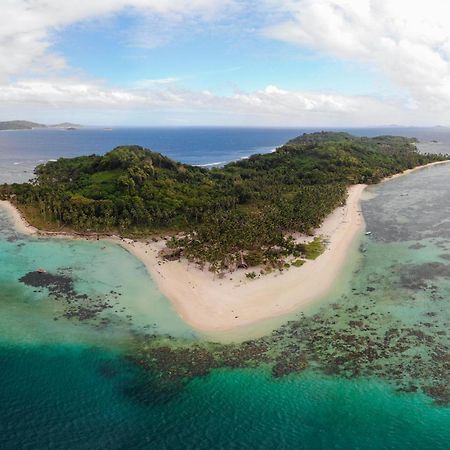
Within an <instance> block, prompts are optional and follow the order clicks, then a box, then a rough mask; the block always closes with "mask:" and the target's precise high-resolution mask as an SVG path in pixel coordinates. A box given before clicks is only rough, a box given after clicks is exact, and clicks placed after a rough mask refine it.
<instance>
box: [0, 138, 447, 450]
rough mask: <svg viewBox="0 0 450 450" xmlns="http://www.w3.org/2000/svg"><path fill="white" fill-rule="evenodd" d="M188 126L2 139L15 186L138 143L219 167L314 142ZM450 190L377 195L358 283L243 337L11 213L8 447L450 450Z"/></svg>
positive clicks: (438, 180) (350, 278)
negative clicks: (63, 162)
mask: <svg viewBox="0 0 450 450" xmlns="http://www.w3.org/2000/svg"><path fill="white" fill-rule="evenodd" d="M390 130H391V133H390V134H392V129H390ZM172 131H173V130H168V129H166V130H160V131H156V130H150V131H149V130H143V129H136V130H131V131H130V130H126V131H125V130H122V131H120V132H119V130H117V132H116V133H115V131H112V132H107V131H103V130H80V131H74V132H72V131H67V132H64V131H59V130H33V131H30V132H6V133H3V132H2V133H0V154H1V158H0V167H1V170H0V176H1V177H2V179H0V182H5V180H11V179H12V178H14V177H15V176H16V175H17V177H18V178H21V177H22V178H23V176H24V175H23V172H20V171H18V172H11V171H10V170H9V169H10V167H11V166H14V163H21V162H23V163H24V164H25V162H26V164H28V165H29V166H30V167H31V166H32V164H33V163H35V162H36V161H39V160H43V161H44V160H48V159H54V158H57V157H60V156H73V155H75V154H86V153H87V154H89V153H92V152H94V151H95V152H103V151H106V150H108V149H109V148H111V147H114V146H115V145H119V144H123V143H136V144H140V145H144V146H149V147H151V148H154V149H156V150H158V151H162V152H164V153H166V154H169V156H172V157H174V158H176V159H179V160H183V161H185V162H190V163H194V164H210V163H214V162H221V161H225V160H231V159H238V158H240V157H246V156H248V155H249V154H250V153H253V152H255V151H260V152H263V151H270V150H271V149H272V148H273V147H276V146H277V145H280V144H282V143H283V142H284V141H285V140H287V139H289V138H291V137H294V136H296V135H297V134H299V133H301V132H303V130H292V129H290V130H280V129H277V130H264V131H261V130H257V129H252V130H248V129H247V130H242V129H239V130H235V129H234V130H230V129H228V131H227V129H216V131H214V130H213V129H203V130H202V129H190V130H187V134H186V135H185V136H183V133H182V131H181V130H179V131H177V133H179V134H178V137H177V138H175V137H173V136H172V137H170V135H171V133H172ZM305 131H306V130H305ZM369 131H370V133H373V134H372V135H374V134H386V132H384V130H373V129H371V130H359V132H360V133H361V134H369ZM396 131H397V130H396ZM410 131H411V130H410ZM413 131H415V132H416V135H417V133H418V130H413ZM435 131H436V130H435ZM134 132H136V134H133V133H134ZM114 133H115V134H114ZM120 133H124V134H120ZM126 133H128V136H129V139H125V138H126V137H127V134H126ZM227 133H228V134H229V136H227ZM260 133H262V134H260ZM427 133H429V134H427ZM205 134H206V135H208V136H209V137H208V138H207V137H206V136H205ZM396 134H397V133H396ZM398 134H406V133H404V132H401V133H400V132H398ZM411 134H413V133H412V131H411ZM411 134H410V135H411ZM89 135H90V136H92V142H89V138H88V136H89ZM5 136H6V137H5ZM54 136H63V137H60V139H61V140H59V141H55V140H54ZM102 136H105V140H102ZM152 136H153V137H152ZM155 136H159V137H158V138H156V137H155ZM94 137H95V139H94ZM269 137H270V138H269ZM418 137H419V136H418ZM420 137H421V140H422V141H423V144H421V145H423V147H422V148H423V149H424V150H425V151H427V150H430V149H431V150H433V151H434V150H436V149H439V151H441V150H440V149H443V150H445V148H446V145H447V143H450V139H449V137H450V133H444V131H443V130H441V129H438V130H437V132H436V133H434V134H433V130H431V131H430V130H422V134H421V135H420ZM158 139H159V140H158ZM202 140H203V141H202ZM432 141H438V142H432ZM27 142H28V143H27ZM170 142H172V144H171V146H169V143H170ZM202 142H203V145H204V148H205V149H209V150H208V151H205V152H202V150H201V148H202V147H201V143H202ZM233 142H234V143H236V142H240V143H241V145H240V146H237V145H235V144H230V143H233ZM34 144H36V145H34ZM227 148H228V149H229V148H234V149H235V150H233V151H228V150H226V149H227ZM8 149H9V150H8ZM12 149H14V151H12ZM170 152H172V153H170ZM177 155H178V156H177ZM10 164H11V166H10ZM17 165H21V164H16V166H17ZM8 168H9V169H8ZM27 175H29V174H27ZM8 177H9V178H8ZM14 180H16V181H20V180H19V179H17V178H14ZM449 180H450V166H447V165H444V166H435V167H432V168H428V169H424V170H421V171H418V172H415V173H413V174H411V175H408V176H405V177H400V178H397V179H395V180H392V181H389V182H386V183H382V184H380V185H377V186H372V187H371V188H370V189H369V190H368V193H367V196H366V199H365V200H364V202H363V204H362V211H363V215H364V218H365V220H366V224H367V230H369V231H371V234H370V235H367V236H366V235H363V236H361V237H360V241H359V242H358V243H357V244H358V247H357V248H358V250H357V252H356V254H355V255H354V256H352V258H354V259H353V260H352V261H351V264H349V267H348V273H346V274H345V282H344V280H341V281H340V282H339V283H338V285H337V286H336V289H334V290H333V291H332V292H331V293H330V294H329V295H327V297H326V298H324V299H322V300H321V301H320V302H318V303H317V304H316V305H315V306H314V308H311V309H308V310H307V311H304V312H298V313H295V314H291V315H289V316H288V317H286V318H285V320H284V321H283V323H282V324H277V325H276V326H274V327H273V328H274V329H273V330H270V331H267V332H266V333H264V334H263V335H262V336H257V337H253V338H252V339H251V340H249V341H247V342H244V343H234V344H233V343H228V344H223V343H217V342H209V340H208V339H206V338H205V337H203V336H201V335H199V334H198V333H196V332H195V331H194V330H192V329H191V328H190V327H189V326H187V325H186V324H185V323H184V322H183V321H182V320H181V319H180V318H179V317H178V316H177V314H176V313H175V311H174V310H173V308H172V307H171V305H170V303H169V302H168V301H167V300H166V299H165V298H164V297H163V296H162V295H161V294H160V293H159V291H158V290H157V288H156V286H155V284H154V282H153V280H152V279H151V277H150V276H149V275H148V274H147V272H146V270H145V268H144V266H143V265H142V264H141V263H140V262H139V261H138V260H136V259H135V258H134V257H132V256H131V255H130V254H128V253H127V252H126V251H125V250H123V249H122V248H121V247H118V246H116V245H114V244H111V243H107V242H103V241H99V242H85V241H66V240H60V239H44V238H36V237H27V236H23V235H21V234H20V233H18V232H17V231H15V230H14V229H13V226H12V224H11V221H10V219H9V217H8V215H7V213H6V211H3V210H0V267H1V268H2V269H1V271H0V288H1V289H0V312H1V314H0V362H1V364H0V374H1V378H0V380H1V383H0V404H1V408H0V448H1V449H92V448H95V449H211V448H217V449H273V448H277V449H305V450H316V449H324V450H325V449H327V450H328V449H342V450H353V449H355V450H356V449H364V450H365V449H368V450H371V449H373V450H378V449H415V450H416V449H418V450H421V449H424V450H427V449H430V450H431V449H434V450H436V449H437V450H440V449H442V450H444V449H446V450H447V449H448V448H450V426H449V425H450V335H449V333H450V331H449V330H450V263H449V261H450V223H449V221H448V217H450V204H449V203H448V198H449V195H450V181H449ZM41 266H45V267H46V269H47V270H48V276H46V277H45V278H42V277H41V278H36V277H33V271H35V270H36V269H37V268H38V267H41ZM250 334H251V333H250Z"/></svg>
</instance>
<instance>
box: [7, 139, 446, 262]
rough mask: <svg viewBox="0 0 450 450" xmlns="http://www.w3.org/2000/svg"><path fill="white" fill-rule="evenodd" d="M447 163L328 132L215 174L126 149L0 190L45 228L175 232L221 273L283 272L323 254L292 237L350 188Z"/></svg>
mask: <svg viewBox="0 0 450 450" xmlns="http://www.w3.org/2000/svg"><path fill="white" fill-rule="evenodd" d="M442 159H446V157H444V156H443V155H428V154H427V155H424V154H420V153H418V152H417V149H416V147H415V145H414V140H413V139H408V138H402V137H394V136H381V137H376V138H360V137H355V136H352V135H350V134H347V133H323V132H322V133H312V134H305V135H303V136H300V137H298V138H296V139H293V140H291V141H289V142H288V143H287V144H285V145H284V146H282V147H280V148H278V149H277V150H276V151H275V152H274V153H270V154H265V155H253V156H251V157H250V158H248V159H246V160H241V161H239V162H234V163H230V164H227V165H226V166H224V167H223V168H217V169H212V170H207V169H203V168H200V167H194V166H189V165H186V164H181V163H178V162H176V161H173V160H171V159H169V158H167V157H165V156H163V155H161V154H159V153H155V152H152V151H150V150H147V149H144V148H142V147H138V146H122V147H118V148H116V149H114V150H112V151H111V152H109V153H107V154H105V155H104V156H96V155H90V156H83V157H78V158H73V159H60V160H58V161H56V162H48V163H46V164H44V165H41V166H38V167H37V169H36V179H35V181H34V182H33V183H32V184H22V185H12V186H7V185H5V186H3V187H2V188H1V190H0V194H1V195H2V197H3V198H10V196H11V195H13V196H14V198H15V199H16V203H17V205H18V206H19V208H21V209H22V211H23V212H24V213H25V214H26V216H27V218H28V219H30V221H31V222H32V223H34V224H36V225H39V226H41V227H46V228H53V229H55V228H59V227H68V228H70V229H74V230H78V231H96V232H116V233H121V234H122V235H128V236H136V235H141V236H142V235H151V234H154V233H164V234H172V235H173V237H172V239H171V241H170V242H169V244H168V245H169V247H170V248H171V249H172V250H171V252H172V254H173V255H181V254H182V255H184V256H186V257H188V258H190V259H192V260H195V261H197V262H199V263H201V264H207V265H208V266H209V267H210V268H211V269H212V270H216V271H221V270H225V269H229V268H233V267H235V266H236V265H245V266H249V267H250V266H255V265H261V264H263V265H265V266H271V267H282V266H283V265H284V264H285V260H286V257H287V256H290V257H296V258H304V257H307V256H308V255H309V256H313V255H315V254H317V252H318V251H320V243H318V242H316V243H315V244H314V245H315V247H314V246H310V247H307V246H305V245H303V244H298V243H296V242H295V241H294V240H293V239H292V237H291V234H292V233H294V232H301V233H311V232H312V230H314V229H315V228H316V227H318V226H319V225H320V223H321V222H322V221H323V219H324V218H325V217H326V216H327V215H328V214H329V213H330V212H332V211H333V210H334V209H335V208H336V207H337V206H339V205H341V204H343V203H344V202H345V199H346V194H347V187H348V186H349V185H352V184H358V183H369V184H370V183H376V182H378V181H380V180H381V179H382V178H384V177H386V176H389V175H392V174H395V173H398V172H402V171H404V170H405V169H410V168H413V167H415V166H418V165H422V164H426V163H430V162H433V161H438V160H442ZM180 232H181V234H179V233H180ZM169 253H170V252H169ZM298 263H301V260H299V261H298Z"/></svg>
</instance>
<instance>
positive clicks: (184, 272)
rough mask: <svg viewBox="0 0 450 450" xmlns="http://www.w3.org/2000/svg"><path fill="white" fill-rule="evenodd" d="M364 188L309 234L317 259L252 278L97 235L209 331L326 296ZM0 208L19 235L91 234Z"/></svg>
mask: <svg viewBox="0 0 450 450" xmlns="http://www.w3.org/2000/svg"><path fill="white" fill-rule="evenodd" d="M447 163H450V160H446V161H436V162H434V163H430V164H426V165H423V166H418V167H415V168H413V169H408V170H405V171H404V172H402V173H398V174H395V175H393V176H391V177H388V178H385V179H383V180H382V181H381V182H385V181H389V180H392V179H395V178H398V177H400V176H404V175H408V174H410V173H412V172H415V171H417V170H421V169H424V168H428V167H431V166H435V165H439V164H447ZM366 187H367V185H365V184H357V185H353V186H350V187H349V189H348V198H347V201H346V204H345V205H344V206H340V207H338V208H336V209H335V210H334V211H333V212H332V213H331V214H330V215H329V216H328V217H327V218H326V219H325V220H324V222H323V223H322V225H321V226H320V227H319V228H318V229H317V230H316V231H315V233H314V236H323V237H324V238H325V239H326V240H327V246H326V249H325V251H324V252H323V253H322V254H321V255H320V256H319V257H318V258H317V259H315V260H307V261H306V262H305V263H304V264H303V266H301V267H299V268H296V267H291V268H290V269H289V270H287V271H284V272H283V273H279V272H276V273H271V274H268V275H264V276H262V277H260V278H257V279H254V280H248V279H247V278H246V276H245V273H246V272H248V270H244V269H239V270H237V271H236V272H233V273H229V274H226V276H225V277H224V278H222V279H220V278H219V277H218V276H217V275H215V274H213V273H211V272H209V271H205V270H201V269H199V268H197V267H196V266H195V264H193V263H189V262H188V261H187V260H181V261H162V260H161V259H160V258H159V257H158V253H159V251H160V250H161V249H162V248H163V247H164V246H165V241H164V240H163V239H161V240H159V241H157V242H153V241H152V240H149V241H134V240H132V239H126V238H119V237H118V236H106V237H101V239H106V240H108V241H110V242H113V243H115V244H119V245H121V246H122V247H123V248H124V249H125V250H127V251H128V252H129V253H131V254H132V255H134V256H135V257H136V258H137V259H139V260H140V261H141V262H142V263H143V264H144V265H145V267H146V268H147V271H148V272H149V274H150V275H151V276H152V278H153V280H154V281H155V283H156V284H157V286H158V289H159V290H160V291H161V292H162V293H163V294H164V295H165V296H166V297H167V299H168V300H169V301H170V302H171V303H172V305H173V307H174V309H175V310H176V312H177V313H178V315H179V316H180V317H181V318H182V319H183V320H184V321H185V322H186V323H188V324H189V325H190V326H192V327H193V328H194V329H196V330H198V331H200V332H202V333H204V334H207V335H208V334H210V335H214V334H217V333H224V332H228V331H232V330H234V329H238V328H242V327H246V326H249V325H254V324H256V323H258V322H263V321H265V320H268V319H273V318H276V317H279V316H284V315H287V314H289V313H292V312H294V311H296V310H299V309H300V308H302V307H306V306H307V305H309V304H311V303H312V302H314V301H316V300H319V299H321V298H323V297H325V296H326V295H327V294H328V293H329V292H330V291H331V290H332V288H333V287H334V286H335V284H336V281H337V279H338V277H339V275H340V274H341V273H342V271H343V269H344V266H345V263H346V261H347V259H348V258H347V256H348V253H349V251H350V249H351V246H352V244H353V243H354V241H355V238H356V237H357V236H358V235H361V233H362V231H363V229H364V226H365V224H364V218H363V216H362V212H361V209H360V203H361V199H362V196H363V193H364V192H365V189H366ZM1 206H3V207H4V208H6V209H7V211H8V212H9V213H10V216H11V217H12V219H13V222H14V225H15V227H16V229H17V230H18V231H19V232H21V233H24V234H30V235H40V236H48V237H60V238H67V239H73V238H75V239H76V238H78V239H94V238H95V237H94V236H89V235H83V234H80V235H76V234H70V233H58V232H45V231H40V230H38V229H36V228H35V227H33V226H31V225H30V224H28V223H27V221H26V219H25V218H24V217H23V216H22V214H21V213H20V211H19V210H18V209H17V208H16V207H15V206H14V205H13V204H12V203H10V202H9V201H0V207H1Z"/></svg>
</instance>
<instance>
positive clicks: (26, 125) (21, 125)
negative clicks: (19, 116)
mask: <svg viewBox="0 0 450 450" xmlns="http://www.w3.org/2000/svg"><path fill="white" fill-rule="evenodd" d="M46 127H47V126H46V125H43V124H42V123H36V122H29V121H27V120H9V121H7V122H0V130H31V129H33V128H46Z"/></svg>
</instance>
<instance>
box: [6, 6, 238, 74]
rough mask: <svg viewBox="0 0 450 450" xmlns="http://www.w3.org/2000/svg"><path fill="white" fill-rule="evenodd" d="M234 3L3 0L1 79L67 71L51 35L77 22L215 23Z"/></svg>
mask: <svg viewBox="0 0 450 450" xmlns="http://www.w3.org/2000/svg"><path fill="white" fill-rule="evenodd" d="M233 3H234V0H94V1H89V2H88V1H83V0H82V1H70V2H69V1H64V0H2V3H1V16H2V25H1V27H0V80H2V79H3V80H6V79H8V78H9V77H11V76H12V75H16V74H20V73H21V72H24V71H27V70H31V69H32V70H33V71H41V70H45V69H46V68H51V69H58V68H62V67H64V65H65V61H64V59H63V58H62V57H61V56H60V55H55V54H53V53H52V51H51V46H52V34H53V33H56V32H58V31H60V30H61V28H63V27H65V26H67V25H70V24H73V23H77V22H80V21H85V20H89V19H95V18H99V17H104V16H107V15H111V14H116V13H119V12H130V13H136V14H139V16H140V17H145V16H152V17H155V16H158V17H160V19H161V17H163V18H164V19H165V20H168V21H172V22H180V21H183V20H187V19H192V18H197V19H200V20H211V19H212V18H214V17H215V16H216V15H217V14H220V13H221V12H222V11H224V10H226V9H227V8H229V7H231V6H232V5H233ZM148 36H149V37H148V38H149V39H150V35H148Z"/></svg>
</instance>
